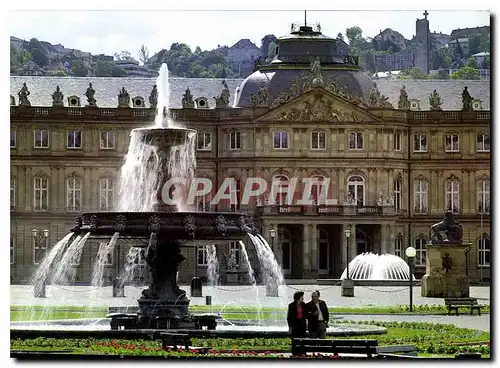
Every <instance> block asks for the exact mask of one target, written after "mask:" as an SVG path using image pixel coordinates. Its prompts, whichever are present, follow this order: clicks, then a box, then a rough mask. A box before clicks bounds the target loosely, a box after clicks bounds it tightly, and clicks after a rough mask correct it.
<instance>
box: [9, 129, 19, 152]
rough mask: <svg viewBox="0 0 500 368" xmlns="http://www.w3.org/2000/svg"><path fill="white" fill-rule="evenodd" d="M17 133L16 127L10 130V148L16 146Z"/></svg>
mask: <svg viewBox="0 0 500 368" xmlns="http://www.w3.org/2000/svg"><path fill="white" fill-rule="evenodd" d="M16 134H17V132H16V131H15V130H14V129H11V130H10V148H16Z"/></svg>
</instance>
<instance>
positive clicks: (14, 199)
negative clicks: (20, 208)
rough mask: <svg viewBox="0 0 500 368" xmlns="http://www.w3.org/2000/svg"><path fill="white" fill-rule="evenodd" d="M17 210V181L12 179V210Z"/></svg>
mask: <svg viewBox="0 0 500 368" xmlns="http://www.w3.org/2000/svg"><path fill="white" fill-rule="evenodd" d="M15 209H16V179H14V178H11V179H10V210H11V211H14V210H15Z"/></svg>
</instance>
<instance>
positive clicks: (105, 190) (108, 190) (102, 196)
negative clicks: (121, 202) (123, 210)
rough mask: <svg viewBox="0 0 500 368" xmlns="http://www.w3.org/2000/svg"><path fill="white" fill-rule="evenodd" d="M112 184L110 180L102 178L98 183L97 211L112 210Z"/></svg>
mask: <svg viewBox="0 0 500 368" xmlns="http://www.w3.org/2000/svg"><path fill="white" fill-rule="evenodd" d="M113 195H114V182H113V179H112V178H102V179H101V180H100V181H99V209H100V210H101V211H111V210H112V209H113Z"/></svg>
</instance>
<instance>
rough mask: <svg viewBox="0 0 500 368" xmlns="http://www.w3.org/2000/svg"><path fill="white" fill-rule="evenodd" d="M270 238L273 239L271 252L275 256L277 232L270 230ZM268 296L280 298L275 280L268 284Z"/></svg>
mask: <svg viewBox="0 0 500 368" xmlns="http://www.w3.org/2000/svg"><path fill="white" fill-rule="evenodd" d="M269 236H270V237H271V250H272V252H273V254H274V238H275V237H276V230H274V229H271V230H269ZM266 296H272V297H278V284H277V283H276V282H275V280H272V281H271V282H269V283H268V284H266Z"/></svg>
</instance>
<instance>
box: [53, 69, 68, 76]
mask: <svg viewBox="0 0 500 368" xmlns="http://www.w3.org/2000/svg"><path fill="white" fill-rule="evenodd" d="M54 75H55V76H56V77H67V76H68V73H66V70H64V69H57V70H56V72H55V73H54Z"/></svg>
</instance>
